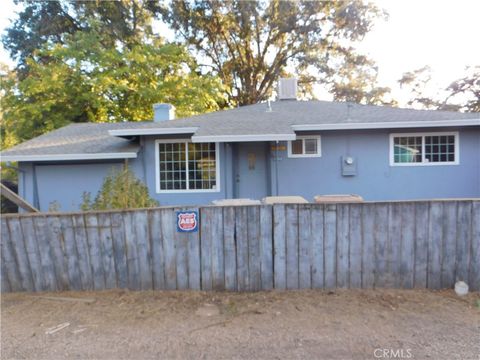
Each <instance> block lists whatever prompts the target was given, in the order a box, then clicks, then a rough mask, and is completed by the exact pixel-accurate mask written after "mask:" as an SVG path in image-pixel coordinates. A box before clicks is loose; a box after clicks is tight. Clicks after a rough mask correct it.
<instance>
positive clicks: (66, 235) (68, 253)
mask: <svg viewBox="0 0 480 360" xmlns="http://www.w3.org/2000/svg"><path fill="white" fill-rule="evenodd" d="M59 220H60V224H61V226H62V228H61V230H62V236H63V240H64V246H65V257H66V260H67V274H68V287H69V289H72V290H82V289H83V283H82V277H81V275H80V263H79V260H78V259H79V255H78V250H77V244H76V242H75V230H74V226H73V218H72V217H71V216H60V217H59Z"/></svg>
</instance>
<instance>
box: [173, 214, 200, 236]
mask: <svg viewBox="0 0 480 360" xmlns="http://www.w3.org/2000/svg"><path fill="white" fill-rule="evenodd" d="M197 229H198V212H196V211H178V212H177V231H180V232H192V231H197Z"/></svg>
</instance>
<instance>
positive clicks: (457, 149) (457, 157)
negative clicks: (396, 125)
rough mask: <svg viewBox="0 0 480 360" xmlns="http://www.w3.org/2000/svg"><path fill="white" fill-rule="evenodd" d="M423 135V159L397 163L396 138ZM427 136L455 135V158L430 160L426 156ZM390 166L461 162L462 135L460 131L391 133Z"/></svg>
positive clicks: (443, 164)
mask: <svg viewBox="0 0 480 360" xmlns="http://www.w3.org/2000/svg"><path fill="white" fill-rule="evenodd" d="M415 136H417V137H422V161H421V162H416V163H414V162H412V163H396V162H395V161H394V160H395V159H394V138H396V137H415ZM425 136H454V137H455V150H454V151H455V160H454V161H442V162H428V161H426V158H425ZM389 146H390V149H389V153H390V155H389V156H390V166H445V165H458V164H460V136H459V133H458V131H448V132H447V131H446V132H411V133H391V134H390V144H389Z"/></svg>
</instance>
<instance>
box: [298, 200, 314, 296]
mask: <svg viewBox="0 0 480 360" xmlns="http://www.w3.org/2000/svg"><path fill="white" fill-rule="evenodd" d="M311 223H312V218H311V210H310V206H309V205H303V204H301V205H298V224H299V225H298V252H299V253H298V287H299V288H300V289H310V288H311V287H312V257H313V244H312V240H313V239H312V229H311Z"/></svg>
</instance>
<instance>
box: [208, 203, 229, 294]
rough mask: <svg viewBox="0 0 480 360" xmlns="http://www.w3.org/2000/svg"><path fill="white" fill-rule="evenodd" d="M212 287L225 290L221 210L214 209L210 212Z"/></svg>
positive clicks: (218, 208)
mask: <svg viewBox="0 0 480 360" xmlns="http://www.w3.org/2000/svg"><path fill="white" fill-rule="evenodd" d="M211 216H212V218H211V219H210V220H211V227H212V229H211V232H210V234H211V236H212V237H211V239H210V243H211V244H212V286H213V289H214V290H225V261H224V257H223V256H224V248H223V208H222V207H214V208H212V212H211Z"/></svg>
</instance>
